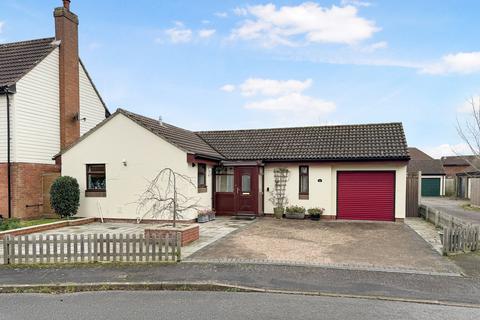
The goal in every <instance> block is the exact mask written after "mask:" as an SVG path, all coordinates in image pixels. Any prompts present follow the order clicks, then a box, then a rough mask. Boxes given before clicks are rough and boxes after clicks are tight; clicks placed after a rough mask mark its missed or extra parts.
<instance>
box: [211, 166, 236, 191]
mask: <svg viewBox="0 0 480 320" xmlns="http://www.w3.org/2000/svg"><path fill="white" fill-rule="evenodd" d="M215 192H233V168H232V167H218V168H215Z"/></svg>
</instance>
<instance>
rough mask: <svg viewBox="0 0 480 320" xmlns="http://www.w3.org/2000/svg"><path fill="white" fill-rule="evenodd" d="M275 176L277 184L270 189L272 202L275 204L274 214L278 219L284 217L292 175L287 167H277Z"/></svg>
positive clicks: (274, 171)
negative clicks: (287, 187)
mask: <svg viewBox="0 0 480 320" xmlns="http://www.w3.org/2000/svg"><path fill="white" fill-rule="evenodd" d="M273 173H274V178H275V186H274V188H273V190H272V191H270V202H271V203H272V204H273V215H274V217H275V218H277V219H281V218H282V217H283V213H284V212H285V206H286V205H287V203H288V198H287V195H286V186H287V181H288V179H289V176H290V171H289V170H288V169H287V168H276V169H274V170H273Z"/></svg>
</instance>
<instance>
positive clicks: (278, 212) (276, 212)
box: [273, 208, 284, 219]
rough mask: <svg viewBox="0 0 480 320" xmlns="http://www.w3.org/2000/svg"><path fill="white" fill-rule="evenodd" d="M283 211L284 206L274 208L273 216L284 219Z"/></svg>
mask: <svg viewBox="0 0 480 320" xmlns="http://www.w3.org/2000/svg"><path fill="white" fill-rule="evenodd" d="M283 211H284V209H283V208H273V216H274V217H275V218H277V219H282V217H283Z"/></svg>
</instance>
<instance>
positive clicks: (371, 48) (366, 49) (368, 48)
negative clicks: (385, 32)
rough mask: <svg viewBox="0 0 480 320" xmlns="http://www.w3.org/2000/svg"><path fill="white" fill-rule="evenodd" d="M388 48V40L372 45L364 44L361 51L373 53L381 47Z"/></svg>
mask: <svg viewBox="0 0 480 320" xmlns="http://www.w3.org/2000/svg"><path fill="white" fill-rule="evenodd" d="M386 48H388V43H387V42H386V41H380V42H375V43H372V44H370V45H367V46H364V47H362V48H361V49H360V51H362V52H366V53H371V52H375V51H377V50H379V49H386Z"/></svg>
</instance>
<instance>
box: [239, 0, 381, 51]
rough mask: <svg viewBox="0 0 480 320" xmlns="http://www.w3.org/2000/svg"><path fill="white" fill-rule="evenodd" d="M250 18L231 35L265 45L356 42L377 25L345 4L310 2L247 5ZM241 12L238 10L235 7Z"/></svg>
mask: <svg viewBox="0 0 480 320" xmlns="http://www.w3.org/2000/svg"><path fill="white" fill-rule="evenodd" d="M245 10H246V11H247V13H248V16H250V19H246V20H244V21H243V22H242V23H241V25H240V27H238V28H237V29H234V30H232V33H231V38H232V39H243V40H257V41H260V42H261V43H262V44H263V45H265V46H274V45H290V46H294V45H299V44H301V43H341V44H356V43H359V42H361V41H363V40H366V39H368V38H370V37H371V36H372V35H373V34H374V33H375V32H377V31H379V30H380V29H379V28H378V27H376V25H375V22H373V21H370V20H367V19H365V18H362V17H360V16H358V9H357V8H356V7H354V6H351V5H348V6H345V7H337V6H332V7H331V8H326V7H325V8H324V7H321V6H320V5H318V4H317V3H313V2H305V3H303V4H300V5H298V6H283V7H279V8H277V7H276V6H275V5H274V4H266V5H256V6H248V7H246V8H245ZM237 12H238V13H241V11H240V10H237Z"/></svg>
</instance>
